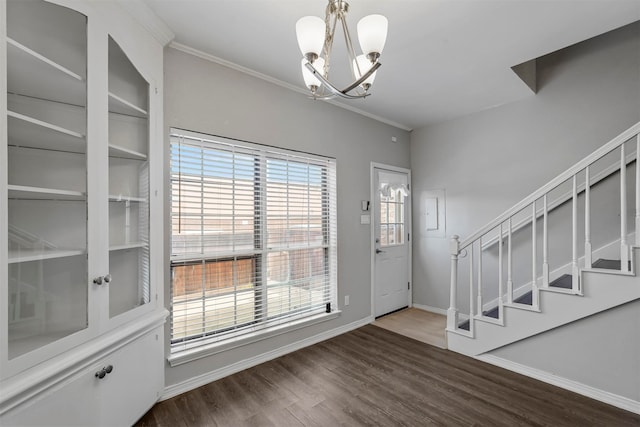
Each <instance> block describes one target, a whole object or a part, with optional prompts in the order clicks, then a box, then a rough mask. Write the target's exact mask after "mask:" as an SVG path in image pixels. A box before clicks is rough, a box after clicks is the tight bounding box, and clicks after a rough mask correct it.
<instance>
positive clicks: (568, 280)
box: [549, 274, 573, 289]
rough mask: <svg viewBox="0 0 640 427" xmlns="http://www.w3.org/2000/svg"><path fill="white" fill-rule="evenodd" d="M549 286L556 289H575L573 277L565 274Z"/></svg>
mask: <svg viewBox="0 0 640 427" xmlns="http://www.w3.org/2000/svg"><path fill="white" fill-rule="evenodd" d="M549 286H551V287H554V288H563V289H571V288H573V277H571V275H570V274H563V275H562V276H560V277H558V278H557V279H556V280H554V281H553V282H551V283H549Z"/></svg>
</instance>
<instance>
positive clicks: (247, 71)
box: [169, 41, 412, 131]
mask: <svg viewBox="0 0 640 427" xmlns="http://www.w3.org/2000/svg"><path fill="white" fill-rule="evenodd" d="M169 47H170V48H173V49H176V50H179V51H181V52H184V53H188V54H190V55H193V56H196V57H198V58H201V59H204V60H206V61H210V62H213V63H216V64H218V65H222V66H223V67H227V68H230V69H232V70H235V71H239V72H241V73H244V74H247V75H249V76H252V77H255V78H258V79H261V80H264V81H266V82H269V83H272V84H274V85H277V86H280V87H283V88H285V89H289V90H291V91H294V92H297V93H299V94H302V95H305V96H307V97H308V96H309V92H308V91H307V90H305V89H304V88H302V87H300V86H296V85H292V84H291V83H287V82H285V81H282V80H280V79H276V78H274V77H271V76H268V75H266V74H263V73H260V72H258V71H255V70H252V69H251V68H247V67H243V66H242V65H238V64H236V63H234V62H231V61H227V60H226V59H222V58H220V57H217V56H214V55H211V54H209V53H206V52H203V51H201V50H198V49H194V48H192V47H190V46H186V45H184V44H182V43H178V42H175V41H174V42H171V44H169ZM322 101H324V102H326V103H328V104H331V105H335V106H336V107H340V108H343V109H345V110H349V111H351V112H354V113H356V114H360V115H361V116H364V117H368V118H370V119H372V120H375V121H377V122H380V123H384V124H386V125H389V126H393V127H395V128H398V129H402V130H406V131H411V130H412V128H410V127H408V126H406V125H403V124H401V123H398V122H394V121H393V120H389V119H386V118H384V117H380V116H377V115H375V114H371V113H369V112H366V111H363V110H361V109H359V108H356V107H353V106H351V105H346V104H342V103H340V102H337V101H335V100H331V99H330V100H322Z"/></svg>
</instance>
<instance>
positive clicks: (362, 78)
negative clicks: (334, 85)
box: [341, 62, 382, 93]
mask: <svg viewBox="0 0 640 427" xmlns="http://www.w3.org/2000/svg"><path fill="white" fill-rule="evenodd" d="M381 66H382V64H381V63H380V62H376V63H375V64H373V66H372V67H371V68H369V71H367V72H366V73H364V75H363V76H362V77H360V78H359V79H358V80H356V81H355V82H353V83H351V84H350V85H349V86H347V87H346V88H344V89H343V90H342V91H341V92H342V93H349V92H351V91H352V90H353V89H355V88H357V87H358V86H360V85H361V84H362V83H363V82H364V81H365V80H367V79H368V78H369V76H370V75H371V74H373V73H375V72H376V70H377V69H378V68H380V67H381Z"/></svg>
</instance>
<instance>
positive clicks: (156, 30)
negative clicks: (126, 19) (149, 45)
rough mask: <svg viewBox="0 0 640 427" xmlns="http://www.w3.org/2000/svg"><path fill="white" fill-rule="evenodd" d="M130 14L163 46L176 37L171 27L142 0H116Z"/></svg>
mask: <svg viewBox="0 0 640 427" xmlns="http://www.w3.org/2000/svg"><path fill="white" fill-rule="evenodd" d="M116 1H117V2H118V4H119V5H120V7H122V8H123V9H124V10H125V11H127V13H128V14H129V15H131V16H132V17H133V18H134V19H135V20H136V21H137V22H138V23H139V24H140V25H142V27H143V28H144V29H145V30H147V31H148V32H149V33H151V35H152V36H153V37H154V38H155V39H156V40H157V41H158V42H159V43H160V44H162V46H166V45H167V44H169V42H170V41H171V40H173V39H174V38H175V36H176V35H175V34H174V33H173V31H171V28H169V26H168V25H167V24H166V23H165V22H164V21H163V20H162V19H160V17H159V16H158V15H156V14H155V12H154V11H153V10H151V8H149V6H147V5H146V3H144V1H140V0H116Z"/></svg>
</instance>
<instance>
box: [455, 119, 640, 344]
mask: <svg viewBox="0 0 640 427" xmlns="http://www.w3.org/2000/svg"><path fill="white" fill-rule="evenodd" d="M611 158H613V159H614V160H613V162H614V164H611V160H609V159H611ZM606 162H609V163H608V164H606V165H605V167H603V163H606ZM633 164H635V165H638V164H640V123H637V124H636V125H634V126H632V127H631V128H629V129H628V130H626V131H625V132H623V133H622V134H620V135H619V136H617V137H616V138H614V139H613V140H611V141H610V142H608V143H607V144H605V145H603V146H602V147H601V148H600V149H598V150H596V151H595V152H594V153H592V154H591V155H590V156H588V157H587V158H585V159H583V160H582V161H580V162H578V163H577V164H576V165H574V166H573V167H571V168H570V169H568V170H567V171H565V172H564V173H563V174H561V175H559V176H558V177H556V178H555V179H554V180H552V181H550V182H549V183H548V184H546V185H545V186H543V187H542V188H540V189H539V190H537V191H535V192H534V193H532V194H531V195H530V196H528V197H527V198H525V199H523V200H522V201H521V202H519V203H518V204H516V205H515V206H514V207H513V208H511V209H509V210H508V211H506V212H505V213H503V214H502V215H500V216H499V217H498V218H496V219H495V220H494V221H492V222H491V223H489V224H487V225H486V226H485V227H483V228H482V229H480V230H479V231H478V232H476V233H474V234H473V235H472V236H471V237H469V238H468V239H466V240H463V241H460V240H459V238H458V237H457V236H454V237H453V239H452V241H451V245H450V249H451V250H450V252H451V288H450V307H449V309H448V311H447V339H448V346H449V349H450V350H453V351H456V352H459V353H463V354H467V355H470V356H477V355H480V354H483V353H486V352H488V351H491V350H494V349H496V348H499V347H502V346H505V345H507V344H510V343H513V342H516V341H519V340H522V339H525V338H527V337H530V336H533V335H536V334H539V333H542V332H545V331H548V330H551V329H554V328H557V327H559V326H562V325H564V324H567V323H571V322H574V321H576V320H579V319H581V318H584V317H587V316H591V315H593V314H595V313H598V312H601V311H605V310H608V309H611V308H613V307H616V306H618V305H621V304H624V303H627V302H630V301H633V300H636V299H640V277H638V276H637V275H636V270H637V269H638V268H639V266H640V232H638V231H639V230H640V171H639V169H640V168H638V167H636V168H635V174H633V175H635V176H633V177H628V175H631V173H629V172H628V170H630V168H631V167H632V166H633ZM604 179H607V180H616V181H617V182H618V183H619V184H618V187H619V190H618V191H619V204H620V206H619V211H616V214H618V215H615V216H611V215H610V216H609V218H608V220H609V221H616V222H617V223H619V224H609V225H613V229H619V233H617V235H616V236H611V239H610V240H609V243H607V244H606V245H605V244H602V243H601V241H600V240H599V241H598V242H599V243H597V244H598V245H600V247H595V248H594V247H593V246H594V245H595V244H594V243H593V241H592V229H591V226H592V214H593V213H594V212H593V211H592V209H593V207H592V205H594V206H600V209H602V208H601V206H602V203H601V202H600V204H594V203H593V200H592V198H593V195H594V194H596V193H594V192H593V189H594V187H595V186H596V185H598V184H597V183H598V182H600V181H601V180H604ZM562 186H567V187H568V188H570V190H569V191H568V193H567V197H566V200H559V199H557V198H556V199H553V197H554V196H553V194H556V193H557V189H558V188H560V187H562ZM554 192H555V193H554ZM607 194H608V196H610V194H609V193H607ZM629 200H631V201H635V218H632V221H630V220H629V218H628V217H629V216H633V209H629V206H628V201H629ZM563 205H564V206H565V207H564V209H566V211H567V212H570V215H569V216H570V218H568V219H567V220H565V221H564V222H563V223H562V226H563V227H565V228H566V229H567V232H566V234H567V236H568V237H567V239H568V240H570V241H571V242H570V245H568V246H570V252H571V254H570V255H566V256H567V259H566V260H565V259H555V258H552V257H551V254H553V256H555V257H556V258H557V257H559V255H558V252H559V251H558V250H554V251H552V252H550V251H549V246H550V245H549V240H550V238H551V237H553V238H556V242H557V236H550V234H549V230H550V228H551V226H550V217H551V216H552V215H555V214H552V212H553V211H554V210H555V209H559V207H560V206H563ZM611 209H618V207H617V206H614V207H612V208H611ZM629 211H631V212H632V214H628V212H629ZM595 213H597V214H600V215H599V216H600V217H602V215H601V212H597V211H596V212H595ZM556 216H557V215H556ZM629 222H631V223H632V225H634V226H635V230H629ZM554 226H555V228H554V230H556V231H555V232H556V233H557V230H558V227H557V224H554ZM607 229H608V228H607ZM523 257H524V258H527V259H526V260H524V259H523ZM569 258H570V259H569ZM594 259H595V261H593V260H594ZM552 266H555V267H552ZM523 277H528V280H527V279H524V278H523ZM476 313H477V314H476Z"/></svg>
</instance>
